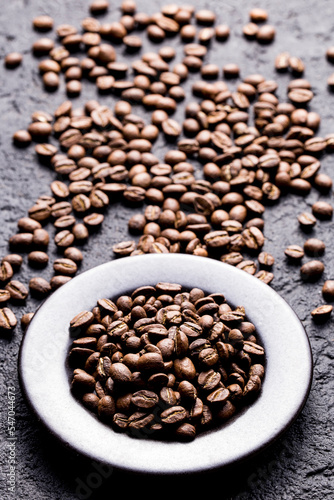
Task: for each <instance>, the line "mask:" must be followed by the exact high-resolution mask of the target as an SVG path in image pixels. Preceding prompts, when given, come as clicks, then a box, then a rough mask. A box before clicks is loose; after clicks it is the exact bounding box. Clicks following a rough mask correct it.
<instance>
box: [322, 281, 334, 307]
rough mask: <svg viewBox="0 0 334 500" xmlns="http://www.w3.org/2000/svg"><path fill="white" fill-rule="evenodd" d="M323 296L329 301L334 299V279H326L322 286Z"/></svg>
mask: <svg viewBox="0 0 334 500" xmlns="http://www.w3.org/2000/svg"><path fill="white" fill-rule="evenodd" d="M322 296H323V298H324V299H325V300H326V301H327V302H333V301H334V280H326V281H325V283H324V284H323V286H322Z"/></svg>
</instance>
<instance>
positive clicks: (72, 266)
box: [53, 258, 78, 276]
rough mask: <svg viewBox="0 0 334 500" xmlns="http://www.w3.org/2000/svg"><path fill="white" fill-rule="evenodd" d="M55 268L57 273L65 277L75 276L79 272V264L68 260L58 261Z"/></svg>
mask: <svg viewBox="0 0 334 500" xmlns="http://www.w3.org/2000/svg"><path fill="white" fill-rule="evenodd" d="M53 268H54V270H55V272H56V273H58V274H63V275H65V276H73V275H74V274H75V273H76V272H77V270H78V267H77V264H76V263H75V262H74V261H73V260H71V259H67V258H60V259H56V260H55V261H54V263H53Z"/></svg>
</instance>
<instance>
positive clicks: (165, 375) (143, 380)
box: [69, 241, 264, 440]
mask: <svg viewBox="0 0 334 500" xmlns="http://www.w3.org/2000/svg"><path fill="white" fill-rule="evenodd" d="M150 244H152V241H151V242H150ZM220 307H223V308H224V311H225V316H224V313H223V309H222V310H221V311H220V312H221V313H222V315H221V318H224V321H226V322H227V323H228V324H232V323H235V322H237V323H238V325H240V328H242V329H243V331H244V332H245V333H242V332H241V330H238V329H234V330H233V329H232V330H231V329H230V328H229V327H228V326H226V325H225V324H224V323H223V322H222V320H221V319H220V318H219V320H217V316H216V314H217V313H218V310H219V308H220ZM196 311H197V312H198V313H199V314H197V313H196ZM243 324H244V326H242V325H243ZM247 325H249V326H247ZM75 330H77V331H76V332H75ZM227 331H230V333H229V335H228V339H227V342H228V343H226V344H225V343H224V342H222V341H221V340H220V339H221V338H223V339H224V340H225V335H227V334H226V332H227ZM84 332H85V336H82V334H83V333H84ZM104 332H107V333H104ZM233 332H235V333H233ZM70 333H71V334H72V335H75V336H76V337H78V338H77V339H76V340H75V341H74V342H73V344H72V347H71V350H70V353H69V358H70V360H71V362H72V366H74V367H78V366H79V365H80V363H82V360H85V369H86V370H88V372H89V373H90V374H94V377H95V379H96V385H95V387H96V391H97V394H98V397H101V398H103V397H104V394H109V393H111V394H117V399H115V404H116V410H118V411H119V412H123V413H122V415H124V417H123V419H122V422H121V425H120V426H119V430H121V429H123V430H127V431H128V432H133V430H134V429H137V430H138V429H145V428H150V429H151V428H152V424H153V427H154V428H155V430H156V431H157V430H158V428H159V430H164V432H167V435H170V436H171V437H172V438H173V439H178V440H185V439H186V438H187V439H190V438H191V439H193V438H194V437H195V435H196V434H197V432H196V433H195V434H194V433H193V430H192V424H191V421H189V418H190V419H196V421H198V422H199V420H200V419H202V423H201V425H202V426H203V428H205V426H206V425H207V424H208V422H210V421H211V420H212V418H213V415H214V414H217V416H218V413H219V412H220V411H221V406H222V405H223V404H226V401H229V398H230V399H231V401H236V400H238V401H241V399H240V398H241V395H242V391H243V388H244V387H245V386H246V383H247V382H248V379H247V376H246V374H245V373H244V372H242V373H243V377H244V378H243V382H242V383H241V381H239V379H238V380H237V381H236V382H235V384H234V385H233V383H232V382H233V381H232V378H231V383H230V386H229V389H226V388H224V387H223V386H222V385H221V382H222V380H223V381H224V382H225V381H227V379H228V374H227V372H226V369H225V368H224V367H223V366H222V365H221V363H225V361H226V360H227V359H229V357H230V356H232V355H234V354H236V353H237V352H238V353H239V354H238V356H239V357H240V358H242V361H240V362H243V363H244V364H246V363H248V365H249V366H250V363H251V359H252V358H254V359H255V358H256V359H257V361H256V363H258V366H259V367H262V368H263V365H262V364H261V362H262V361H259V359H260V360H261V359H262V358H263V357H264V350H263V349H262V347H261V346H260V345H258V344H257V342H256V339H255V336H254V333H255V326H254V325H253V324H251V323H249V322H247V321H246V320H245V312H244V310H243V308H242V307H240V308H237V309H235V310H232V309H231V308H230V307H229V306H228V305H227V303H226V301H225V296H224V295H223V294H221V293H213V294H210V295H209V296H206V295H205V293H204V291H203V290H201V289H200V288H193V289H192V290H190V291H185V290H183V288H182V286H181V285H180V284H178V283H173V282H164V281H161V282H158V283H157V284H156V285H154V286H153V285H144V286H140V287H138V288H137V289H136V290H134V291H133V292H132V293H131V294H130V295H122V296H120V297H118V298H116V299H115V300H112V299H100V300H98V302H97V306H96V307H95V308H94V309H93V311H92V312H88V311H83V312H82V313H80V314H78V315H77V316H76V317H75V318H73V320H72V322H71V325H70ZM90 335H93V336H92V337H91V336H90ZM244 335H245V336H246V335H247V336H248V340H247V341H246V340H245V338H244ZM108 337H111V339H112V343H108ZM97 338H99V340H98V341H96V339H97ZM192 339H194V340H192ZM217 339H219V340H218V341H217ZM190 340H192V341H191V343H190ZM114 342H117V344H116V343H114ZM245 342H247V343H246V344H245ZM244 345H246V350H247V352H244V351H242V347H243V346H244ZM108 346H110V348H109V347H108ZM92 349H95V350H92ZM88 351H89V353H90V354H88ZM230 353H231V354H230ZM101 356H102V357H101ZM80 366H82V365H80ZM224 366H225V364H224ZM231 369H232V370H234V373H236V370H237V368H236V367H235V366H234V365H233V366H231ZM75 373H78V372H75ZM75 373H74V375H75ZM259 373H260V371H259ZM80 374H81V375H82V372H80V373H79V375H80ZM263 374H264V372H261V377H263ZM197 375H198V377H197ZM236 375H237V376H238V377H241V378H242V375H240V374H239V373H236ZM108 376H109V378H108ZM253 376H254V377H256V376H257V375H256V374H255V373H254V374H253ZM222 377H223V379H222ZM84 378H85V379H87V377H86V375H85V376H84ZM108 381H111V385H110V383H109V382H108ZM238 384H239V385H238ZM174 385H176V388H177V390H175V389H174ZM253 385H254V387H252V388H250V386H248V388H247V390H248V391H251V392H256V391H255V388H256V390H257V391H258V390H259V389H260V386H259V384H253ZM234 386H237V387H234ZM79 387H80V385H79ZM79 392H80V391H79ZM86 393H87V391H86ZM203 401H205V402H206V403H207V406H206V408H207V409H206V410H205V418H204V417H203V412H204V404H203ZM82 402H83V404H84V405H85V400H84V399H82ZM85 406H86V407H87V408H88V409H90V410H91V411H95V410H94V408H95V407H94V405H92V406H87V405H85ZM134 408H137V411H136V410H135V411H134ZM229 408H230V407H229ZM231 408H232V407H231ZM233 408H235V407H234V405H233ZM151 409H154V412H153V413H150V414H148V413H147V411H148V410H151ZM217 412H218V413H217ZM228 413H229V412H228V411H227V410H226V412H225V418H226V419H227V418H228ZM230 413H231V415H232V412H230ZM221 418H223V417H221ZM125 421H126V422H128V423H129V422H130V424H129V425H128V426H126V425H125V423H124V422H125ZM153 422H154V423H153ZM113 423H114V424H115V425H117V424H116V423H115V419H114V422H113ZM180 423H181V425H189V426H190V427H191V428H190V430H189V432H190V435H189V436H188V437H187V436H186V434H187V433H186V432H185V430H184V431H182V432H181V431H179V432H177V429H178V428H179V427H180ZM147 426H148V427H147ZM199 431H200V429H198V432H199ZM170 433H171V434H170Z"/></svg>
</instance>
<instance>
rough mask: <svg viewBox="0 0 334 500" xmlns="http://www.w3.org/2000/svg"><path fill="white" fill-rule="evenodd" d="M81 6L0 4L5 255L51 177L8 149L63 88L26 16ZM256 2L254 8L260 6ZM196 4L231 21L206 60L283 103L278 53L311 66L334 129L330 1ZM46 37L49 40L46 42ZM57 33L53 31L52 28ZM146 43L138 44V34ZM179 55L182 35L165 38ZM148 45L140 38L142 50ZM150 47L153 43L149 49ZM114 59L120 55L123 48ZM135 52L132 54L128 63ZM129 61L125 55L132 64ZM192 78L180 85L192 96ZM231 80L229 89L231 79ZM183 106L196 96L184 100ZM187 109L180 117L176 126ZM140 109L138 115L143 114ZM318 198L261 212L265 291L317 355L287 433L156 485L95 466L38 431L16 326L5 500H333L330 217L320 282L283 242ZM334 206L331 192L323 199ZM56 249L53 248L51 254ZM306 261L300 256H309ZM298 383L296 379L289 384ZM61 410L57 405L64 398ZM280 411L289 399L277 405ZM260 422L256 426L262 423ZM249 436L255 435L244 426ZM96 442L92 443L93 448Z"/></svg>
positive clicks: (8, 360)
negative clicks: (265, 86) (259, 19)
mask: <svg viewBox="0 0 334 500" xmlns="http://www.w3.org/2000/svg"><path fill="white" fill-rule="evenodd" d="M89 3H90V2H88V1H87V0H53V1H50V0H11V1H10V2H4V1H3V2H1V10H0V63H1V68H0V75H1V78H0V81H1V86H0V116H1V120H0V171H1V176H0V193H1V195H0V221H1V233H2V234H1V239H0V255H1V256H4V255H5V254H7V253H8V252H9V250H8V246H7V241H8V239H9V237H10V236H11V235H12V234H14V233H15V232H16V227H17V226H16V224H17V220H18V219H19V218H20V217H22V216H24V215H26V213H27V210H28V208H29V207H30V206H31V205H32V204H33V203H34V201H35V200H36V199H37V198H38V197H39V196H40V195H42V194H49V185H50V182H51V181H52V180H53V179H54V173H53V172H52V171H51V169H49V168H48V167H46V166H43V165H41V164H40V163H39V162H38V161H37V159H36V157H35V152H34V148H33V147H29V148H27V149H17V148H15V147H14V146H13V145H12V134H13V133H14V132H15V131H16V130H18V129H21V128H22V129H24V128H25V127H27V125H28V123H29V120H30V116H31V114H32V112H33V111H35V110H37V109H38V110H44V111H48V112H51V113H52V112H53V111H54V110H55V109H56V108H57V106H58V105H59V104H60V103H61V102H62V101H63V100H65V98H66V95H65V92H64V87H63V83H62V84H61V87H60V89H59V90H58V91H57V92H55V93H53V94H48V93H46V92H45V91H44V90H43V88H42V85H41V80H40V76H39V74H38V69H37V64H38V61H37V59H36V58H34V57H33V56H32V54H31V45H32V43H33V42H34V41H35V40H36V39H37V38H38V37H39V36H43V35H39V34H38V33H37V32H35V31H34V30H33V29H32V19H33V18H34V17H35V16H37V15H40V14H49V15H51V16H52V17H53V18H54V20H55V26H56V25H58V24H62V23H69V24H73V25H75V26H77V27H78V28H80V21H81V20H82V19H83V18H84V17H86V16H88V15H89V13H88V6H89ZM110 3H111V7H110V9H109V12H108V14H107V15H106V16H105V17H104V19H108V20H110V21H111V20H117V19H118V18H119V16H120V13H119V9H118V6H119V2H110ZM255 4H256V5H255ZM137 5H138V10H140V11H146V12H149V13H152V14H153V13H154V12H156V11H158V10H159V9H160V7H161V6H162V2H161V1H158V0H153V1H152V2H148V1H144V0H138V2H137ZM193 5H194V6H195V7H196V8H204V7H205V8H209V9H212V10H214V11H215V12H216V14H217V23H218V22H219V23H226V24H228V25H229V26H230V28H231V35H230V38H229V40H228V41H227V42H219V43H218V42H216V41H215V42H213V43H212V47H211V49H210V50H209V53H208V56H207V59H206V60H207V61H210V62H215V63H218V64H219V66H220V67H222V66H223V65H224V64H226V63H229V62H237V63H238V64H239V66H240V68H241V77H242V76H246V75H248V74H250V73H262V74H263V75H264V76H265V77H266V78H267V79H271V78H277V81H278V82H279V89H278V95H279V97H281V98H282V100H284V99H286V84H287V82H288V81H289V79H290V78H291V75H277V74H276V72H275V69H274V59H275V56H276V55H277V54H278V53H280V52H283V51H289V52H290V53H291V54H293V55H297V56H299V57H301V58H302V59H303V61H304V62H305V65H306V71H305V75H304V76H305V78H308V79H309V80H310V82H311V83H312V86H313V89H314V92H315V97H314V99H313V101H312V103H311V105H310V108H311V109H312V110H314V111H317V112H318V113H319V114H320V115H321V117H322V124H321V128H320V130H319V135H323V136H324V135H326V134H328V133H330V132H334V121H333V109H334V108H333V106H334V96H333V95H332V94H331V93H330V92H329V90H328V89H327V78H328V76H329V75H330V74H331V73H332V72H333V71H334V67H333V66H332V65H331V64H330V63H329V62H328V61H327V60H326V56H325V53H326V49H327V48H328V47H329V46H330V45H332V44H334V39H333V33H334V5H333V2H332V1H331V0H318V1H315V0H310V1H308V2H303V1H302V0H291V1H290V2H286V3H285V2H276V1H274V0H263V1H259V2H252V1H250V0H243V1H242V2H233V1H220V0H219V1H212V0H206V1H205V2H201V1H199V0H193ZM254 6H261V7H263V8H265V9H267V10H268V12H269V22H270V23H271V24H273V25H274V26H275V28H276V30H277V34H276V39H275V41H274V43H272V44H270V45H268V46H260V45H259V44H257V43H256V42H250V41H247V40H245V39H244V37H243V35H242V27H243V25H244V24H245V23H246V22H248V12H249V10H250V9H251V8H252V7H254ZM46 36H49V35H46ZM50 36H52V37H55V33H54V31H53V32H51V35H50ZM144 38H145V37H144ZM168 43H169V44H170V45H173V46H175V48H176V49H178V50H179V51H180V52H179V55H178V57H181V50H182V48H181V46H180V45H179V42H178V41H177V37H175V38H171V39H170V40H168ZM148 47H151V46H150V45H149V44H148V43H147V42H146V41H145V44H144V48H143V50H145V48H148ZM151 49H152V47H151ZM12 51H19V52H22V53H23V54H24V58H23V62H22V65H21V66H20V67H18V68H17V69H15V70H7V69H5V68H4V66H3V60H4V57H5V55H6V54H7V53H9V52H12ZM119 54H120V55H119V59H120V60H122V59H126V58H127V56H126V55H125V54H123V53H122V52H121V50H119ZM133 57H136V56H131V58H133ZM131 58H129V60H131ZM196 78H197V76H196V74H194V76H192V78H191V79H190V80H189V81H188V82H187V83H186V88H187V89H188V91H189V89H190V85H191V82H192V81H194V80H195V79H196ZM232 85H233V84H232ZM93 98H97V99H100V100H101V102H105V103H106V104H108V105H110V106H112V104H113V103H114V98H113V97H100V96H98V95H97V92H96V89H95V87H94V85H92V84H90V83H87V84H85V85H84V87H83V92H82V94H81V96H80V97H79V98H76V99H74V106H78V107H80V106H81V105H82V104H83V103H84V102H85V101H87V100H88V99H93ZM188 99H189V100H190V99H191V97H188ZM182 108H183V105H181V106H180V109H179V110H178V112H177V113H176V116H177V117H178V118H179V120H181V119H182V116H183V111H182ZM141 112H142V111H141V110H140V109H138V113H141ZM167 147H168V146H167V145H166V144H165V143H164V141H163V140H162V139H161V140H159V141H158V142H157V144H156V145H155V146H154V149H153V151H154V153H155V154H157V155H158V156H160V157H161V158H163V155H164V153H165V151H166V150H167ZM333 161H334V159H333V156H330V155H328V156H326V157H324V159H323V160H322V167H321V168H322V171H323V172H326V173H328V174H329V175H332V174H333ZM319 198H320V195H319V193H318V192H317V191H315V190H312V192H311V193H310V194H309V195H308V196H307V197H305V198H301V197H299V196H287V197H285V198H284V199H282V200H281V202H280V203H279V204H278V205H276V206H274V207H272V208H270V209H268V210H267V211H266V214H265V220H266V226H265V236H266V238H267V239H266V243H265V250H267V251H269V252H271V253H272V254H273V255H274V257H275V259H276V262H275V266H274V274H275V279H274V281H273V282H272V285H271V286H272V287H273V288H274V289H275V290H276V291H277V292H278V293H279V294H280V295H281V296H282V297H284V299H285V300H286V301H287V302H288V303H289V304H290V305H291V306H292V307H293V309H294V310H295V311H296V313H297V315H298V316H299V318H300V320H301V321H302V323H303V325H304V327H305V329H306V332H307V335H308V337H309V340H310V343H311V347H312V352H313V357H314V379H313V384H312V388H311V392H310V396H309V398H308V401H307V403H306V406H305V408H304V410H303V411H302V413H301V414H300V416H299V417H298V419H297V420H296V421H295V422H294V424H293V425H292V426H291V427H290V428H289V430H288V431H287V432H286V433H285V434H284V435H283V436H282V437H281V438H280V439H279V440H278V441H277V442H276V443H275V444H273V445H272V446H271V447H270V448H268V449H266V450H264V451H263V452H262V453H261V454H260V455H258V456H256V457H253V458H252V459H250V460H248V461H247V462H245V463H243V464H240V465H238V466H236V467H232V468H230V469H229V470H218V471H210V472H207V473H203V474H196V475H194V476H184V477H176V476H175V477H173V478H164V477H163V478H159V477H150V476H141V475H138V476H137V475H134V474H131V473H130V472H127V471H121V470H116V469H115V470H111V469H108V468H101V467H99V464H94V463H91V462H90V461H87V460H85V459H83V458H82V457H79V456H75V455H74V454H73V453H72V452H70V451H68V450H66V449H65V450H64V449H63V448H62V447H61V446H60V445H59V444H58V443H57V442H55V441H54V440H53V438H52V437H50V436H48V435H47V434H46V433H45V431H44V430H43V429H41V427H40V425H39V423H38V421H37V420H36V418H35V417H34V415H32V413H31V411H30V410H29V408H28V407H27V404H26V402H25V400H24V399H23V397H22V395H21V392H20V387H19V383H18V374H17V360H18V351H19V346H20V342H21V338H22V335H23V332H22V330H21V328H20V325H18V326H17V328H16V329H15V332H14V333H13V335H12V337H11V338H7V337H1V338H0V344H1V348H0V358H1V363H0V390H1V402H2V403H1V408H0V411H1V416H0V422H1V433H0V435H1V441H0V443H1V446H0V464H1V469H0V497H1V498H2V499H4V500H7V499H8V500H9V499H16V500H21V499H34V500H49V499H50V500H58V499H59V500H75V499H77V498H79V499H80V498H81V499H84V498H105V497H109V498H110V496H111V495H114V494H115V492H117V491H118V489H119V488H120V490H119V491H120V492H121V495H122V494H124V493H126V494H127V496H128V494H129V496H130V495H131V494H135V492H136V493H137V492H139V491H140V492H143V494H145V495H146V494H148V495H149V496H151V494H152V496H153V495H154V497H155V498H156V497H157V496H158V495H159V494H161V493H162V492H167V491H169V493H170V494H171V495H173V496H174V495H175V494H179V493H180V491H181V490H180V488H186V489H185V490H184V492H185V493H186V494H187V496H189V497H191V495H194V494H195V495H196V494H198V491H199V490H198V488H199V487H200V486H202V487H203V486H204V484H206V488H207V492H206V493H205V494H206V496H207V495H208V494H213V495H215V496H216V495H218V496H219V497H220V498H222V499H224V500H318V499H319V500H325V499H326V500H327V499H328V500H329V499H331V498H333V487H334V484H333V458H334V455H333V408H334V404H333V393H334V384H333V380H334V376H333V373H334V370H333V369H334V366H333V359H334V351H333V341H334V334H333V318H331V319H330V320H329V322H328V323H327V324H325V325H317V324H315V323H314V322H313V320H312V319H311V315H310V312H311V310H312V309H313V308H315V307H316V306H318V305H320V303H322V298H321V286H322V283H323V281H324V280H325V279H333V273H334V259H333V257H334V246H333V234H334V233H333V229H334V228H333V222H332V221H331V220H330V221H324V222H321V223H319V224H317V226H316V228H315V229H314V231H313V235H315V236H316V237H319V238H321V239H323V240H324V241H325V243H326V246H327V248H326V253H325V255H324V257H323V258H322V259H323V261H324V262H325V265H326V268H325V273H324V275H323V277H322V278H321V280H319V281H318V282H317V283H315V284H306V283H304V282H303V281H302V280H301V279H300V276H299V268H298V266H291V265H290V264H288V263H287V262H286V260H285V258H284V249H285V248H286V246H288V245H289V244H292V243H294V244H301V245H302V244H303V242H304V241H305V239H306V236H305V234H304V233H303V232H302V231H301V230H300V229H299V226H298V222H297V215H298V214H299V213H300V212H302V211H308V210H309V209H310V207H311V205H312V203H313V202H314V201H316V200H317V199H319ZM322 199H326V200H328V201H332V202H333V196H332V193H329V194H328V196H325V197H323V196H322ZM132 213H133V211H132V210H131V209H130V208H126V207H124V206H121V205H116V206H113V207H110V209H109V210H108V213H107V217H106V220H105V222H104V227H103V230H102V231H100V232H98V233H97V234H95V235H94V236H93V237H92V238H91V239H90V240H89V243H88V244H87V246H86V247H84V248H83V253H84V257H85V258H84V262H83V264H82V267H81V270H82V271H84V270H86V269H89V268H91V267H93V266H96V265H99V264H102V263H104V262H106V261H108V260H110V259H112V258H114V257H113V253H112V245H113V244H114V243H116V242H119V241H121V240H124V239H128V236H129V235H128V232H127V221H128V218H129V217H130V215H131V214H132ZM52 252H54V249H52V248H51V249H50V255H51V254H52ZM306 260H308V258H305V261H306ZM34 273H35V274H36V275H37V274H39V275H43V276H44V277H47V278H50V277H51V275H52V274H51V273H52V269H51V266H48V267H47V268H46V269H45V270H43V271H42V272H40V271H32V270H31V269H30V268H29V266H28V264H27V262H26V260H25V261H24V264H23V267H22V271H21V272H20V278H19V279H21V280H22V281H23V282H24V283H26V284H27V283H28V281H29V279H30V278H31V277H32V275H34ZM37 306H38V302H37V301H36V300H34V299H31V298H29V299H28V300H27V302H26V304H25V305H24V306H22V307H15V308H14V310H15V312H16V314H17V316H18V318H19V319H20V318H21V316H22V314H23V313H24V312H28V311H34V310H35V309H36V307H37ZM291 384H293V380H292V381H291ZM11 386H14V387H15V394H16V396H15V419H16V423H15V438H16V440H15V453H16V465H15V473H16V479H15V492H14V493H12V492H10V491H8V489H7V488H8V484H7V476H6V473H7V469H8V453H9V444H10V442H11V441H10V440H9V439H8V437H9V436H8V430H7V427H8V390H9V388H10V387H11ZM59 404H61V402H59ZM282 404H284V401H282ZM258 425H259V426H260V425H261V422H259V423H258ZM249 432H256V428H255V429H249ZM96 446H99V444H98V443H96Z"/></svg>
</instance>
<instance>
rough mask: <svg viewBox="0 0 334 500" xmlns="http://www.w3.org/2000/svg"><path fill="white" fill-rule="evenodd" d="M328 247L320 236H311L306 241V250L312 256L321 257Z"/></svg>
mask: <svg viewBox="0 0 334 500" xmlns="http://www.w3.org/2000/svg"><path fill="white" fill-rule="evenodd" d="M325 249H326V245H325V243H324V242H323V241H322V240H320V239H319V238H309V239H308V240H306V241H305V243H304V251H305V253H306V254H307V255H310V256H312V257H319V256H321V255H323V254H324V252H325Z"/></svg>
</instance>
